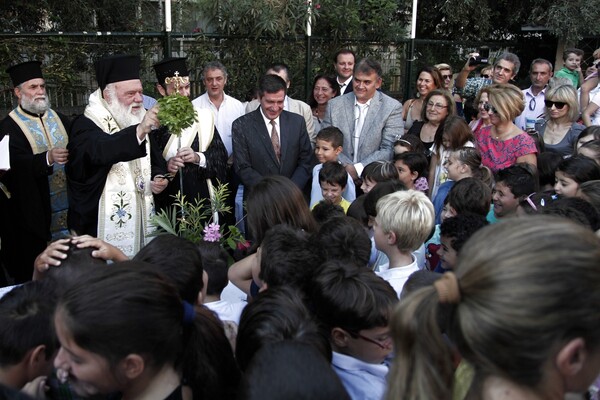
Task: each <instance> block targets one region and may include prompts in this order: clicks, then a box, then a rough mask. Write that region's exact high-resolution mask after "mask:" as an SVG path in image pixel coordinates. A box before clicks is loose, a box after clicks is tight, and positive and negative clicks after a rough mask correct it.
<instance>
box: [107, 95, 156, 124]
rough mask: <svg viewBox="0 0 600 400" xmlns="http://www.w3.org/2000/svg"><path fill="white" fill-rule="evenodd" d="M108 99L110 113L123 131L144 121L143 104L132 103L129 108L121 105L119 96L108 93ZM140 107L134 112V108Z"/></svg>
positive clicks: (144, 111)
mask: <svg viewBox="0 0 600 400" xmlns="http://www.w3.org/2000/svg"><path fill="white" fill-rule="evenodd" d="M107 95H108V98H107V99H106V102H107V108H108V111H110V113H111V114H112V116H113V118H114V119H115V121H117V124H119V127H121V128H122V129H124V128H127V127H130V126H132V125H135V124H139V123H140V122H142V119H144V114H146V110H144V106H143V104H142V103H131V104H130V105H129V106H126V105H124V104H121V102H120V101H119V99H118V98H117V94H116V93H114V92H112V91H108V93H107ZM136 106H137V107H139V108H137V109H136V111H133V110H134V109H133V107H136Z"/></svg>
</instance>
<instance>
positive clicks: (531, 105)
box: [529, 97, 537, 111]
mask: <svg viewBox="0 0 600 400" xmlns="http://www.w3.org/2000/svg"><path fill="white" fill-rule="evenodd" d="M536 105H537V103H536V102H535V97H532V98H531V100H529V111H533V110H535V106H536Z"/></svg>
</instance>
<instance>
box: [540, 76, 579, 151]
mask: <svg viewBox="0 0 600 400" xmlns="http://www.w3.org/2000/svg"><path fill="white" fill-rule="evenodd" d="M544 103H545V104H546V118H547V119H546V121H545V122H544V123H543V124H542V125H541V126H539V127H538V129H537V131H538V133H539V134H540V136H541V137H542V138H543V139H544V148H545V149H546V151H551V152H553V153H558V154H560V155H561V156H563V157H567V156H569V155H571V153H572V152H573V146H574V145H575V142H577V137H578V136H579V134H580V133H581V131H583V130H584V129H585V126H583V125H581V124H578V123H577V122H575V120H576V119H577V117H578V116H579V108H578V107H577V91H576V90H575V88H574V87H573V86H571V85H559V86H555V87H553V88H551V89H549V90H548V91H547V92H546V100H545V101H544Z"/></svg>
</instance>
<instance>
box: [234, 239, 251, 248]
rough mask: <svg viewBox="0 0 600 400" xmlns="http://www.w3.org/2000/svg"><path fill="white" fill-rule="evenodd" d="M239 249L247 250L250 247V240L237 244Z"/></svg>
mask: <svg viewBox="0 0 600 400" xmlns="http://www.w3.org/2000/svg"><path fill="white" fill-rule="evenodd" d="M236 247H237V249H238V250H247V249H249V248H250V242H249V241H247V240H245V241H243V242H238V243H237V245H236Z"/></svg>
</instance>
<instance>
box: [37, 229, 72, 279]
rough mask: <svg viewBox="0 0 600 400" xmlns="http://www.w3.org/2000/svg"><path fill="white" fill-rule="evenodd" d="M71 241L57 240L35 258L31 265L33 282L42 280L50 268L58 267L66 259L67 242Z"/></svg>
mask: <svg viewBox="0 0 600 400" xmlns="http://www.w3.org/2000/svg"><path fill="white" fill-rule="evenodd" d="M70 240H71V239H59V240H57V241H55V242H52V243H50V244H49V245H48V247H46V249H45V250H44V251H43V252H42V253H41V254H40V255H39V256H37V257H36V259H35V261H34V263H33V280H39V279H41V278H42V276H43V274H44V272H46V271H47V270H48V269H49V268H50V266H53V267H59V266H60V264H61V260H64V259H65V258H67V254H66V252H67V251H68V250H69V241H70Z"/></svg>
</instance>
